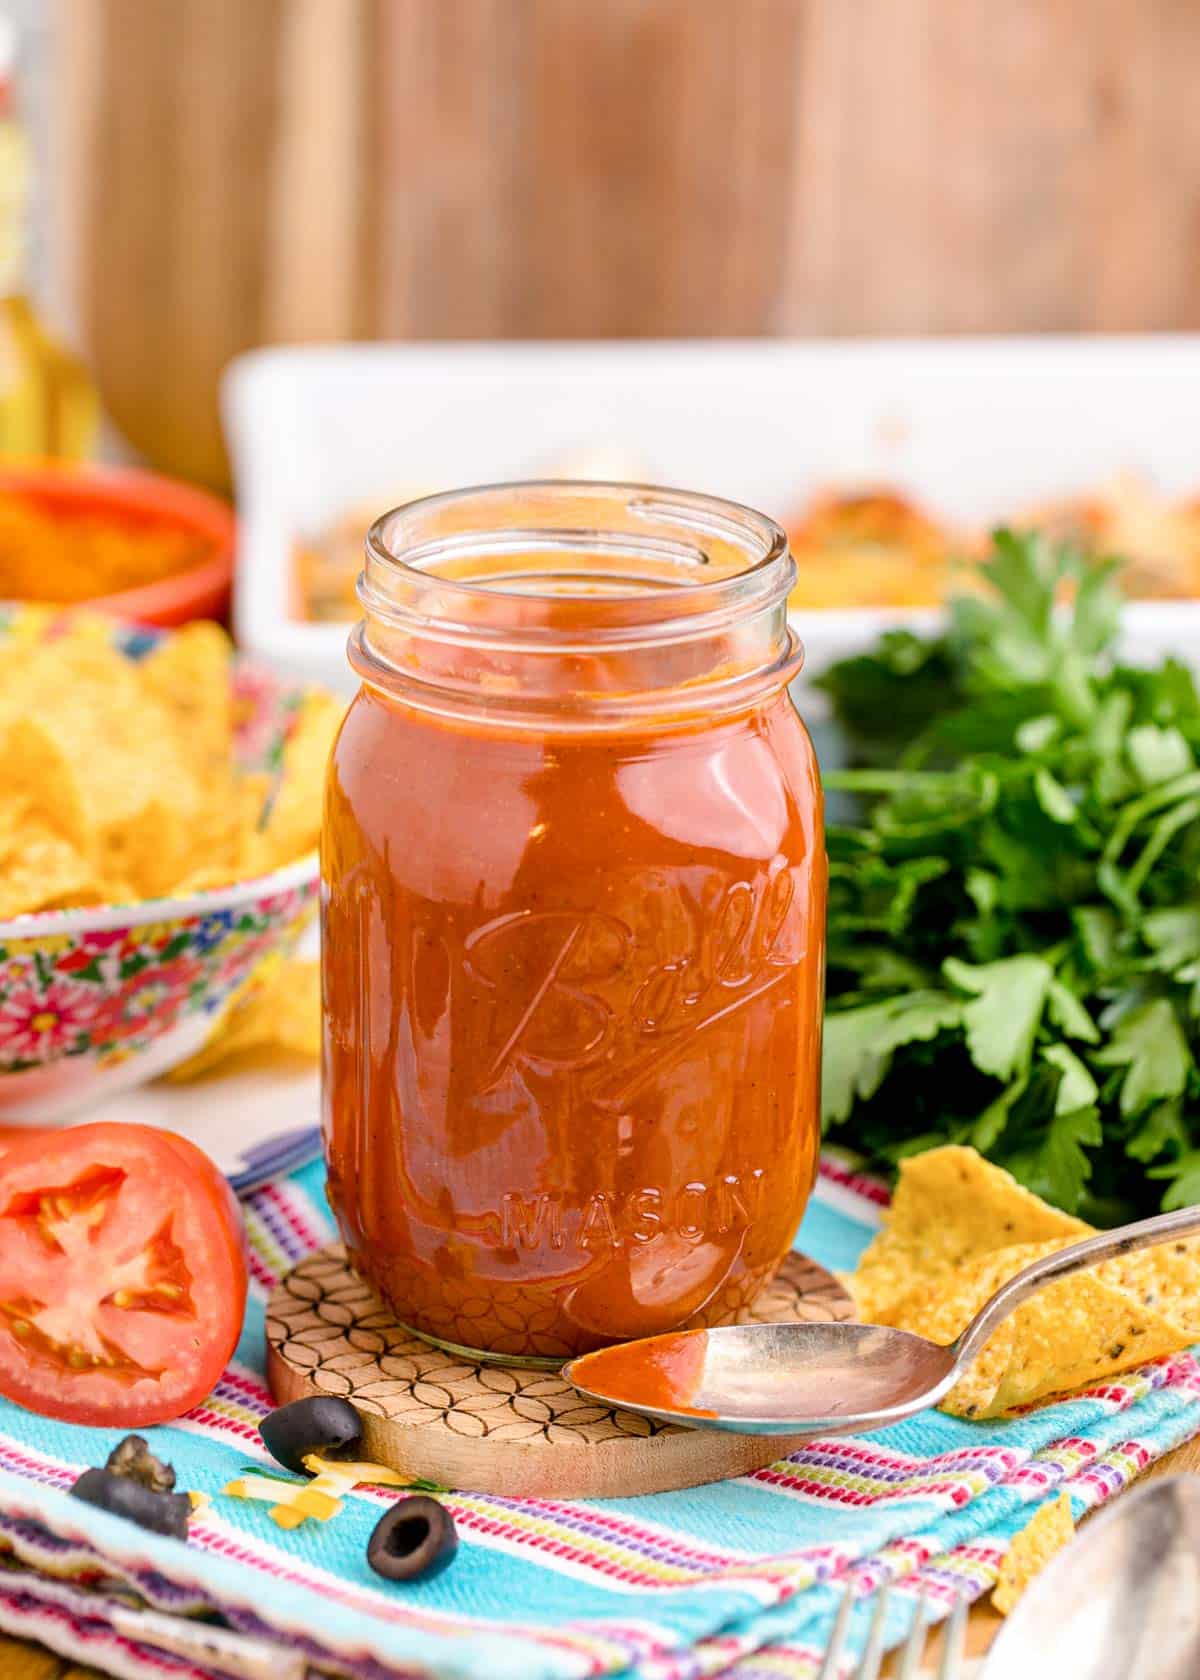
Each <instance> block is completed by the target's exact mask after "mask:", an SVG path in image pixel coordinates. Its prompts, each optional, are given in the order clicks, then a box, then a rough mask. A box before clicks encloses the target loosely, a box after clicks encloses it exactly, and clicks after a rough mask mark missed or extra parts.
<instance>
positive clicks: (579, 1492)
mask: <svg viewBox="0 0 1200 1680" xmlns="http://www.w3.org/2000/svg"><path fill="white" fill-rule="evenodd" d="M852 1316H853V1313H852V1308H851V1304H850V1299H849V1296H848V1295H847V1294H846V1292H845V1290H844V1289H843V1288H842V1286H841V1285H840V1284H839V1283H838V1282H837V1280H836V1278H834V1277H833V1276H832V1275H831V1274H830V1273H829V1272H827V1271H825V1269H824V1268H823V1267H821V1266H818V1265H817V1263H816V1262H815V1261H814V1260H809V1259H806V1258H805V1256H804V1255H802V1254H792V1255H789V1256H788V1258H787V1260H785V1261H784V1263H783V1266H782V1267H781V1268H780V1271H779V1275H778V1276H777V1277H776V1279H775V1281H774V1283H772V1284H771V1286H770V1287H769V1288H768V1289H766V1290H764V1291H763V1293H762V1294H761V1295H760V1296H759V1297H758V1299H757V1300H756V1301H755V1303H754V1305H753V1306H752V1307H751V1308H749V1309H748V1310H747V1312H746V1313H744V1314H743V1315H742V1320H741V1322H744V1323H802V1322H806V1321H808V1322H811V1321H813V1320H815V1319H848V1318H850V1317H852ZM267 1374H268V1379H269V1381H270V1384H271V1390H272V1392H273V1394H274V1395H275V1398H276V1400H278V1401H279V1403H280V1405H284V1404H286V1402H287V1401H289V1400H300V1399H303V1398H304V1397H306V1396H308V1395H313V1394H342V1395H345V1396H346V1398H347V1399H348V1400H352V1401H353V1402H354V1404H355V1406H357V1407H358V1409H359V1411H360V1412H361V1413H362V1417H363V1426H364V1433H365V1437H366V1455H367V1457H368V1458H371V1459H374V1460H375V1461H376V1462H377V1463H382V1464H390V1465H391V1466H392V1467H393V1468H394V1469H397V1470H401V1471H404V1472H406V1473H407V1474H410V1475H413V1476H423V1477H427V1478H428V1479H429V1480H430V1481H433V1482H439V1483H440V1484H441V1485H442V1486H443V1487H451V1488H463V1489H470V1490H472V1491H474V1492H476V1493H500V1494H513V1495H524V1496H526V1497H540V1498H548V1499H603V1498H614V1497H617V1496H625V1495H627V1494H634V1493H661V1492H663V1491H664V1490H665V1489H667V1488H683V1487H695V1486H696V1485H697V1483H699V1482H714V1481H721V1480H723V1479H724V1478H726V1477H728V1476H740V1475H743V1474H745V1472H746V1471H748V1470H757V1469H760V1468H761V1467H762V1466H763V1465H765V1464H771V1463H773V1462H774V1461H775V1460H776V1459H777V1458H780V1457H781V1456H783V1454H785V1453H787V1452H789V1451H791V1450H792V1449H793V1448H794V1447H795V1445H796V1444H797V1440H796V1438H795V1437H789V1436H775V1435H772V1436H766V1435H727V1434H722V1433H719V1432H718V1431H716V1430H699V1429H676V1428H674V1427H673V1426H671V1425H668V1424H660V1423H652V1422H650V1420H649V1419H647V1418H642V1417H637V1416H635V1415H634V1414H633V1413H632V1412H622V1411H615V1410H613V1409H612V1408H610V1407H606V1406H599V1405H594V1404H592V1403H591V1402H590V1401H586V1400H584V1399H583V1397H582V1396H581V1395H579V1394H578V1393H576V1391H575V1390H574V1389H573V1388H572V1387H571V1385H570V1384H569V1383H567V1382H565V1381H564V1380H563V1378H562V1377H561V1376H559V1374H558V1373H557V1372H556V1371H531V1370H524V1369H522V1368H520V1367H518V1366H512V1365H478V1364H475V1363H474V1362H468V1361H466V1360H462V1359H459V1358H457V1357H456V1356H455V1355H453V1354H450V1353H443V1352H442V1351H441V1350H440V1349H438V1348H435V1347H430V1345H429V1344H428V1343H427V1342H423V1341H421V1340H420V1339H419V1338H418V1337H416V1336H414V1335H413V1334H412V1332H411V1331H409V1330H405V1329H404V1328H403V1327H402V1326H401V1325H399V1324H397V1323H396V1320H395V1319H394V1318H393V1316H392V1314H391V1312H390V1311H389V1310H388V1308H387V1307H385V1306H384V1305H383V1304H382V1302H381V1301H380V1299H379V1297H378V1296H377V1295H376V1294H375V1292H374V1290H373V1289H372V1288H371V1287H370V1285H369V1284H367V1283H364V1282H363V1280H362V1279H361V1278H360V1277H359V1276H358V1275H357V1274H356V1273H355V1272H353V1271H351V1270H350V1267H349V1266H348V1265H347V1263H346V1257H345V1253H344V1251H343V1250H342V1248H341V1247H339V1246H335V1247H332V1248H325V1249H321V1250H320V1251H319V1252H317V1253H315V1254H310V1255H308V1256H307V1258H305V1259H304V1260H302V1261H301V1262H300V1264H299V1265H298V1266H297V1267H296V1268H295V1269H294V1270H293V1271H291V1272H289V1273H288V1275H287V1276H286V1277H285V1278H284V1279H283V1281H282V1282H281V1283H280V1284H279V1285H278V1286H277V1287H276V1289H275V1292H274V1294H273V1295H272V1296H271V1300H270V1304H269V1305H268V1307H267Z"/></svg>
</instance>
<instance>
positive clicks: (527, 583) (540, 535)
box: [359, 479, 795, 642]
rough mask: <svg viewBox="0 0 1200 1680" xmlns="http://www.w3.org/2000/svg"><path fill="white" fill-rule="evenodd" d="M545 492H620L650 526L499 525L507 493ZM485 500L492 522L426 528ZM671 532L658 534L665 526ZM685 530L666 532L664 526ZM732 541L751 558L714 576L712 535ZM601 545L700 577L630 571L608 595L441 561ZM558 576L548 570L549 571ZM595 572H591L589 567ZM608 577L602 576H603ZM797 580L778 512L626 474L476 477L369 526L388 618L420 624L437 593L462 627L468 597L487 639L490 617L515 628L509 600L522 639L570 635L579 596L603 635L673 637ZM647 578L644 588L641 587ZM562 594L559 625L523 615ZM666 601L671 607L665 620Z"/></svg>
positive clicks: (452, 624) (575, 495)
mask: <svg viewBox="0 0 1200 1680" xmlns="http://www.w3.org/2000/svg"><path fill="white" fill-rule="evenodd" d="M522 496H525V497H530V498H539V497H540V498H544V499H547V500H549V501H550V502H551V503H554V502H557V501H563V502H565V501H567V500H568V499H575V500H577V501H584V502H586V501H587V500H588V499H589V498H590V499H594V500H597V501H600V500H602V499H603V498H604V497H606V496H607V497H608V498H610V499H611V500H612V501H613V502H614V504H619V503H622V502H623V504H624V511H625V512H627V513H628V514H629V515H630V516H633V517H644V518H645V521H646V528H645V530H644V531H642V530H639V529H637V528H636V526H631V527H630V528H614V527H611V526H609V527H605V526H604V525H603V524H598V525H596V526H584V525H580V524H576V525H571V524H561V525H554V524H546V523H541V524H539V523H536V522H535V521H533V520H525V521H521V522H519V523H513V522H508V523H506V522H504V521H502V520H500V519H495V520H494V521H492V522H489V521H488V519H487V517H486V515H487V512H488V510H489V507H490V506H492V505H493V504H495V503H496V502H499V501H500V500H501V499H503V498H510V499H512V500H514V501H515V500H517V499H519V498H520V497H522ZM456 508H457V509H462V510H463V512H464V513H469V512H470V510H472V509H478V510H479V513H480V520H479V523H478V524H477V525H474V526H468V527H467V528H466V529H464V530H462V531H458V532H438V531H436V530H434V531H430V532H423V531H422V529H421V527H422V526H423V525H429V526H432V525H435V524H436V521H437V517H438V515H439V514H442V513H447V512H450V511H452V510H454V509H456ZM656 524H657V525H658V527H659V529H658V531H657V532H656V530H655V525H656ZM664 524H665V525H667V526H670V527H673V528H674V529H675V531H676V534H675V535H673V536H669V537H664V536H663V535H662V534H661V530H662V526H663V525H664ZM404 526H408V528H409V529H408V531H407V533H406V534H405V540H402V541H401V542H397V541H396V540H395V534H396V531H397V529H403V527H404ZM705 538H707V539H708V540H709V542H710V543H711V542H714V541H717V542H721V543H724V544H725V545H726V546H730V547H733V548H735V549H738V550H740V551H741V553H742V554H743V555H744V556H745V564H742V565H738V566H735V567H733V568H732V569H729V570H727V571H725V572H724V573H722V574H719V575H712V574H708V575H706V574H705V572H704V571H703V569H702V568H704V567H705V566H706V565H708V564H709V563H710V562H709V556H708V553H707V551H706V550H705V548H704V547H703V539H705ZM571 548H575V549H580V550H586V551H588V552H589V553H593V554H597V555H599V554H610V555H612V556H613V557H614V558H617V557H620V556H624V557H625V558H627V559H630V560H642V561H651V562H658V563H660V564H662V565H664V566H667V565H670V564H672V563H674V564H675V565H677V566H678V568H679V570H680V573H681V574H683V573H686V571H687V570H688V569H689V568H691V567H695V568H696V570H695V575H694V576H686V575H680V576H677V577H672V578H667V577H663V578H662V579H660V580H652V579H651V580H645V579H642V580H635V579H630V580H628V581H629V582H630V584H631V587H629V588H627V589H621V588H618V587H610V588H607V589H605V590H604V592H603V593H601V594H594V593H587V594H585V593H582V592H580V593H574V592H571V591H563V590H556V589H551V588H545V589H539V588H538V587H537V583H538V579H539V577H540V576H543V575H544V574H540V573H537V572H536V571H534V572H527V573H526V574H524V578H523V582H522V587H520V588H513V587H511V582H512V579H511V575H509V574H503V575H501V576H499V577H495V578H477V577H457V576H453V575H447V573H446V572H444V571H439V570H435V569H433V563H434V562H436V561H439V560H440V561H443V562H445V561H453V560H462V561H469V560H470V559H471V558H473V557H475V556H478V557H479V558H481V559H482V558H483V557H485V556H487V557H492V558H494V557H497V556H500V555H503V554H504V553H505V552H509V553H516V552H526V553H527V552H530V551H536V550H539V549H542V550H545V552H546V553H547V554H551V553H555V552H558V553H561V552H562V551H563V550H564V549H571ZM545 575H548V574H545ZM586 575H587V573H586V571H585V572H581V574H580V576H586ZM597 575H600V574H599V573H597ZM794 578H795V563H794V561H793V560H792V558H791V554H790V551H789V549H788V539H787V535H786V533H785V532H784V530H783V529H782V527H781V526H779V525H778V524H777V523H776V521H775V520H773V519H771V518H770V517H769V516H768V515H766V514H763V513H759V512H758V511H757V510H756V509H754V508H751V507H748V506H747V505H746V504H744V503H741V502H736V501H733V500H731V499H729V498H727V497H721V496H711V495H708V494H705V493H702V492H699V491H693V490H682V489H677V488H673V487H668V486H662V485H654V484H639V483H624V482H621V481H618V480H598V479H579V480H575V479H527V480H511V481H498V482H495V483H490V484H479V485H471V486H467V487H464V488H461V489H456V490H448V491H441V492H439V493H437V494H435V495H430V496H422V497H419V498H416V499H415V500H413V501H410V502H404V503H401V504H399V505H398V506H396V507H394V508H391V509H389V510H388V511H387V512H386V513H384V514H381V515H380V517H379V518H378V519H376V520H375V521H374V522H373V523H372V525H371V527H370V529H369V530H368V532H367V535H366V567H365V569H364V571H363V573H362V576H361V578H360V580H359V598H360V600H361V601H362V604H363V607H364V609H365V611H366V612H367V613H368V614H369V615H379V616H381V617H382V618H383V619H384V620H385V621H386V620H392V621H393V622H396V621H399V620H404V621H411V618H412V615H413V613H414V610H416V612H417V613H418V615H419V616H422V617H424V616H425V615H424V613H422V612H421V607H422V606H426V605H427V604H428V603H429V602H430V601H435V602H436V608H437V611H436V618H437V622H438V629H439V632H440V633H441V634H443V635H446V634H449V635H451V636H453V635H454V634H455V632H456V629H457V628H458V622H459V621H458V614H457V612H456V610H455V608H456V606H461V607H462V608H463V609H465V610H464V613H463V619H462V621H461V628H462V632H463V634H464V635H466V636H469V637H472V638H474V637H477V636H478V635H479V634H480V632H481V630H482V629H483V627H484V625H485V624H486V625H487V626H488V628H490V630H491V631H492V632H493V633H499V634H501V635H504V634H507V633H508V631H509V628H510V627H509V626H506V625H505V623H504V618H505V611H504V608H505V605H506V604H507V603H511V604H512V608H513V612H512V617H513V624H512V626H511V630H512V633H514V634H516V636H517V637H518V639H519V640H521V641H525V640H526V639H528V638H530V637H532V639H533V640H535V641H537V640H541V639H542V636H543V633H544V634H546V635H548V636H551V637H553V639H555V640H558V641H560V642H561V641H562V639H563V637H564V634H565V635H566V636H568V637H569V635H570V634H571V631H570V628H569V626H568V624H567V623H566V622H564V620H569V619H570V618H571V617H572V609H573V605H574V603H578V604H579V612H578V616H579V618H580V619H581V621H584V620H586V623H583V622H581V626H580V628H581V630H582V631H583V633H584V634H585V635H586V638H587V639H588V640H589V641H591V640H593V639H595V638H599V639H602V640H603V639H607V638H608V637H609V636H611V635H614V634H615V635H617V636H618V637H619V636H620V635H621V634H622V633H625V634H628V633H630V632H634V633H636V634H637V635H638V637H639V639H641V638H643V637H645V636H646V634H647V632H648V631H649V632H650V633H651V635H652V636H653V633H654V632H655V631H658V632H659V633H661V634H663V635H666V636H669V635H670V634H671V633H672V626H673V628H674V633H679V632H680V631H681V630H683V631H684V633H685V634H686V628H685V627H691V628H692V629H695V628H696V627H697V620H700V619H707V618H708V617H709V615H710V614H714V613H715V614H722V613H725V612H727V611H729V610H730V609H731V608H734V609H740V610H743V611H747V610H748V611H757V610H761V609H763V608H766V607H769V606H770V605H772V604H775V602H776V601H778V600H782V599H784V598H786V596H787V594H788V593H789V591H790V589H791V587H792V583H793V582H794ZM635 583H636V587H634V586H633V585H634V584H635ZM550 600H552V601H553V603H554V606H555V609H556V613H557V615H558V621H557V623H556V624H555V625H554V626H553V627H551V626H543V625H534V624H531V623H530V622H529V620H528V617H527V616H526V615H525V614H524V613H523V612H522V608H526V609H527V608H528V607H529V606H530V604H531V603H533V602H536V601H550ZM663 609H666V614H665V620H664V617H663Z"/></svg>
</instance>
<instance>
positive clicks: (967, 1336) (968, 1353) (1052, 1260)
mask: <svg viewBox="0 0 1200 1680" xmlns="http://www.w3.org/2000/svg"><path fill="white" fill-rule="evenodd" d="M1197 1232H1200V1207H1190V1208H1179V1209H1178V1210H1177V1211H1176V1212H1175V1213H1160V1214H1157V1215H1156V1216H1155V1217H1154V1218H1153V1219H1139V1220H1138V1222H1137V1224H1136V1225H1118V1226H1117V1228H1116V1230H1115V1231H1100V1232H1098V1233H1097V1234H1096V1235H1095V1236H1094V1237H1085V1238H1084V1240H1083V1241H1082V1242H1077V1243H1072V1244H1071V1246H1070V1247H1069V1248H1060V1249H1059V1251H1058V1253H1057V1254H1047V1255H1046V1256H1045V1257H1044V1259H1041V1260H1035V1261H1034V1262H1033V1264H1032V1265H1030V1266H1026V1268H1025V1270H1024V1271H1023V1272H1018V1273H1017V1275H1016V1277H1013V1278H1009V1280H1008V1282H1007V1283H1006V1284H1003V1285H1002V1286H1001V1288H999V1289H998V1290H997V1291H996V1293H995V1294H994V1295H993V1296H992V1298H991V1300H989V1301H985V1302H984V1303H983V1305H982V1307H980V1309H979V1311H978V1312H977V1313H976V1314H975V1317H974V1318H973V1319H972V1320H971V1322H970V1323H969V1324H968V1325H967V1327H966V1329H965V1330H964V1331H963V1333H962V1335H961V1336H959V1338H958V1340H957V1341H956V1342H954V1343H953V1344H952V1347H953V1352H954V1365H955V1369H956V1370H957V1368H958V1367H959V1366H960V1365H966V1364H968V1363H969V1362H970V1361H971V1360H972V1359H974V1357H975V1355H976V1354H977V1353H978V1352H979V1350H980V1348H981V1347H982V1346H983V1344H984V1343H985V1342H986V1341H987V1339H988V1337H989V1336H990V1335H991V1333H992V1331H993V1330H994V1329H995V1328H996V1326H997V1325H998V1324H1001V1323H1002V1322H1003V1321H1004V1320H1005V1319H1006V1318H1007V1317H1008V1315H1009V1313H1011V1312H1014V1311H1015V1310H1016V1308H1017V1307H1019V1306H1020V1305H1021V1303H1022V1301H1027V1300H1028V1299H1029V1297H1030V1296H1031V1295H1036V1294H1037V1292H1038V1290H1039V1289H1044V1288H1045V1287H1046V1285H1047V1284H1048V1283H1053V1282H1054V1281H1055V1280H1056V1279H1057V1278H1064V1277H1070V1275H1071V1273H1072V1272H1079V1271H1082V1270H1083V1269H1084V1268H1085V1267H1086V1266H1096V1265H1099V1263H1100V1261H1101V1260H1112V1259H1114V1258H1115V1257H1116V1256H1117V1255H1118V1254H1131V1253H1132V1252H1133V1251H1134V1249H1137V1248H1152V1247H1153V1246H1154V1245H1155V1243H1164V1242H1168V1241H1169V1240H1170V1239H1171V1238H1172V1237H1187V1236H1193V1235H1195V1234H1196V1233H1197Z"/></svg>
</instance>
